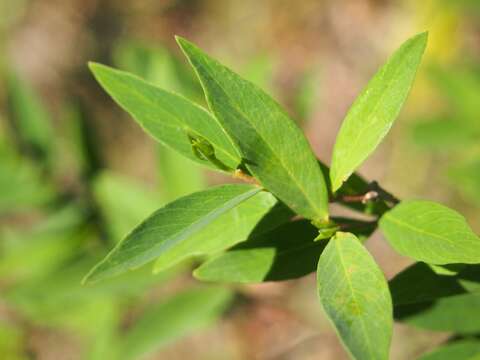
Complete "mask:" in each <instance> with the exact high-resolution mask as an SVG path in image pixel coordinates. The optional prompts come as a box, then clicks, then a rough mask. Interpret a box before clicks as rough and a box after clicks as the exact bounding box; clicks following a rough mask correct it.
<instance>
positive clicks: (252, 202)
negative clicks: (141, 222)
mask: <svg viewBox="0 0 480 360" xmlns="http://www.w3.org/2000/svg"><path fill="white" fill-rule="evenodd" d="M292 216H293V213H292V212H291V211H290V210H289V209H288V208H287V207H286V206H284V205H282V204H281V203H279V202H278V201H277V200H276V199H275V197H274V196H273V195H272V194H270V193H268V192H264V191H262V192H259V193H258V194H255V195H254V196H252V197H251V198H250V199H248V200H246V201H245V202H243V203H241V204H240V205H238V206H237V207H235V208H233V209H231V210H229V211H227V212H225V213H224V214H222V215H220V216H219V217H218V218H217V219H216V220H214V221H213V222H211V223H210V224H209V225H208V226H207V227H206V228H204V229H202V230H200V231H199V232H197V233H196V234H193V235H192V236H190V237H189V238H187V239H185V240H184V241H181V242H179V243H176V244H174V245H173V246H172V247H170V248H169V249H166V250H165V251H164V252H163V253H162V254H161V255H160V256H159V257H158V259H157V261H156V262H155V267H154V272H159V271H164V270H165V269H168V268H170V267H171V266H172V265H175V264H177V263H179V262H180V261H182V260H184V259H188V258H190V257H194V256H195V257H198V256H205V255H210V254H214V253H218V252H220V251H222V250H225V249H226V248H229V247H230V246H233V245H235V244H237V243H239V242H241V241H245V240H247V239H248V237H249V235H250V236H254V235H255V236H258V235H261V234H263V233H265V232H267V231H269V230H271V229H273V228H274V227H276V226H278V225H279V224H282V223H284V222H287V221H288V220H289V219H290V218H291V217H292Z"/></svg>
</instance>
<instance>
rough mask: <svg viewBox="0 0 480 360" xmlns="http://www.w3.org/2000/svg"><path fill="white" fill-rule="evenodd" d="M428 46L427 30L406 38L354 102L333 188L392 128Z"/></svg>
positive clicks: (335, 159) (339, 145)
mask: <svg viewBox="0 0 480 360" xmlns="http://www.w3.org/2000/svg"><path fill="white" fill-rule="evenodd" d="M426 45H427V33H422V34H419V35H417V36H415V37H413V38H411V39H409V40H408V41H406V42H405V43H404V44H403V45H402V46H401V47H400V48H399V49H398V50H397V51H396V52H395V53H394V54H393V55H392V56H391V57H390V59H389V60H388V61H387V63H386V64H385V65H384V66H383V67H382V68H381V69H380V70H379V71H378V72H377V73H376V74H375V76H374V77H373V78H372V79H371V80H370V82H369V83H368V85H367V87H366V88H365V89H364V90H363V91H362V93H361V94H360V95H359V97H358V98H357V99H356V100H355V102H354V103H353V105H352V107H351V108H350V110H349V112H348V114H347V116H346V117H345V120H344V121H343V124H342V127H341V128H340V131H339V133H338V135H337V140H336V143H335V147H334V150H333V156H332V165H331V166H332V167H331V172H330V180H331V183H332V189H333V191H336V190H338V189H339V188H340V187H341V186H342V183H343V182H344V181H345V180H347V179H348V177H349V176H350V175H351V174H352V173H353V172H354V171H355V169H356V168H357V167H358V166H360V165H361V164H362V162H363V161H364V160H365V159H366V158H367V157H368V156H369V155H370V154H371V153H372V152H373V151H374V150H375V148H376V147H377V146H378V144H380V142H381V141H382V139H383V138H384V137H385V135H386V134H387V133H388V131H389V130H390V127H391V126H392V124H393V122H394V121H395V119H396V118H397V116H398V114H399V113H400V109H401V108H402V105H403V103H404V102H405V100H406V98H407V95H408V93H409V91H410V88H411V87H412V84H413V80H414V78H415V74H416V72H417V68H418V66H419V64H420V60H421V58H422V55H423V52H424V51H425V47H426Z"/></svg>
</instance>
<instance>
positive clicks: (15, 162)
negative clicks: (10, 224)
mask: <svg viewBox="0 0 480 360" xmlns="http://www.w3.org/2000/svg"><path fill="white" fill-rule="evenodd" d="M43 175H44V174H43V172H42V169H41V168H40V167H39V166H37V165H36V163H34V162H33V161H30V160H29V159H27V158H25V157H21V156H18V155H17V154H14V153H12V152H10V151H6V152H4V153H1V152H0V214H4V213H14V212H19V211H24V210H28V209H31V208H35V207H38V206H43V205H46V204H48V203H50V202H52V201H53V200H54V199H55V197H56V193H55V189H54V187H53V185H52V184H51V183H50V182H49V181H47V180H46V179H45V178H44V176H43Z"/></svg>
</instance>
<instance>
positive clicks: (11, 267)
mask: <svg viewBox="0 0 480 360" xmlns="http://www.w3.org/2000/svg"><path fill="white" fill-rule="evenodd" d="M84 221H85V214H83V212H82V210H81V209H79V208H77V207H75V206H68V207H65V208H62V209H60V210H58V211H56V212H54V213H52V214H51V215H50V216H49V217H48V218H47V219H45V220H42V221H41V222H39V223H38V224H35V225H34V226H32V227H31V228H29V227H26V226H25V224H23V225H22V228H19V229H15V228H10V227H7V226H4V227H2V228H0V239H1V241H0V254H1V256H0V278H8V279H15V281H22V280H26V279H33V278H36V277H39V276H42V275H44V274H46V273H49V272H50V271H52V270H53V269H55V268H56V267H58V266H59V265H60V264H63V263H64V262H65V261H67V260H68V259H71V258H72V257H73V256H75V255H77V254H78V249H79V246H80V244H82V243H83V242H84V241H85V239H86V237H87V236H89V235H90V234H89V232H88V231H89V230H88V229H87V228H86V227H85V225H84ZM25 228H26V229H25Z"/></svg>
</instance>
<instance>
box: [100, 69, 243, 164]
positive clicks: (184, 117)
mask: <svg viewBox="0 0 480 360" xmlns="http://www.w3.org/2000/svg"><path fill="white" fill-rule="evenodd" d="M90 69H91V70H92V72H93V73H94V75H95V77H96V79H97V80H98V82H99V83H100V84H101V85H102V86H103V87H104V88H105V90H106V91H107V92H108V93H109V94H110V96H112V98H113V99H114V100H115V101H116V102H117V103H118V104H119V105H120V106H121V107H122V108H123V109H124V110H125V111H127V112H128V113H129V114H130V115H131V116H132V117H133V118H134V119H135V120H136V121H137V122H138V123H139V124H140V125H141V126H142V127H143V128H144V129H145V131H146V132H148V133H149V134H150V135H151V136H152V137H153V138H155V139H156V140H158V141H159V142H161V143H162V144H164V145H166V146H168V147H170V148H172V149H174V150H176V151H178V152H180V153H181V154H182V155H184V156H186V157H187V158H189V159H190V160H193V161H196V162H198V163H201V164H203V165H206V166H209V167H211V168H213V169H216V167H215V166H214V165H213V164H212V163H210V162H209V161H207V160H203V159H201V158H200V157H198V156H196V155H195V154H194V152H193V150H192V145H191V142H190V138H189V136H190V135H195V136H198V135H200V136H201V137H203V138H205V139H206V140H207V141H209V142H210V144H211V145H212V146H213V147H214V149H215V155H216V157H217V158H218V159H219V160H220V161H222V162H223V163H224V164H225V165H227V166H229V167H231V168H236V166H237V165H238V164H239V163H240V158H239V156H238V154H237V151H236V150H235V148H234V146H233V144H232V142H231V141H230V139H229V138H228V136H227V135H226V134H225V132H224V131H223V129H222V128H221V126H220V125H219V124H218V122H217V121H216V120H215V118H214V117H213V116H211V115H210V114H209V113H208V112H207V111H206V110H204V109H203V108H201V107H200V106H198V105H196V104H194V103H192V102H191V101H189V100H187V99H185V98H183V97H182V96H180V95H176V94H174V93H171V92H168V91H165V90H162V89H161V88H159V87H156V86H154V85H152V84H150V83H148V82H146V81H144V80H142V79H140V78H138V77H136V76H134V75H132V74H129V73H126V72H124V71H120V70H116V69H113V68H110V67H108V66H105V65H101V64H96V63H90Z"/></svg>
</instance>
